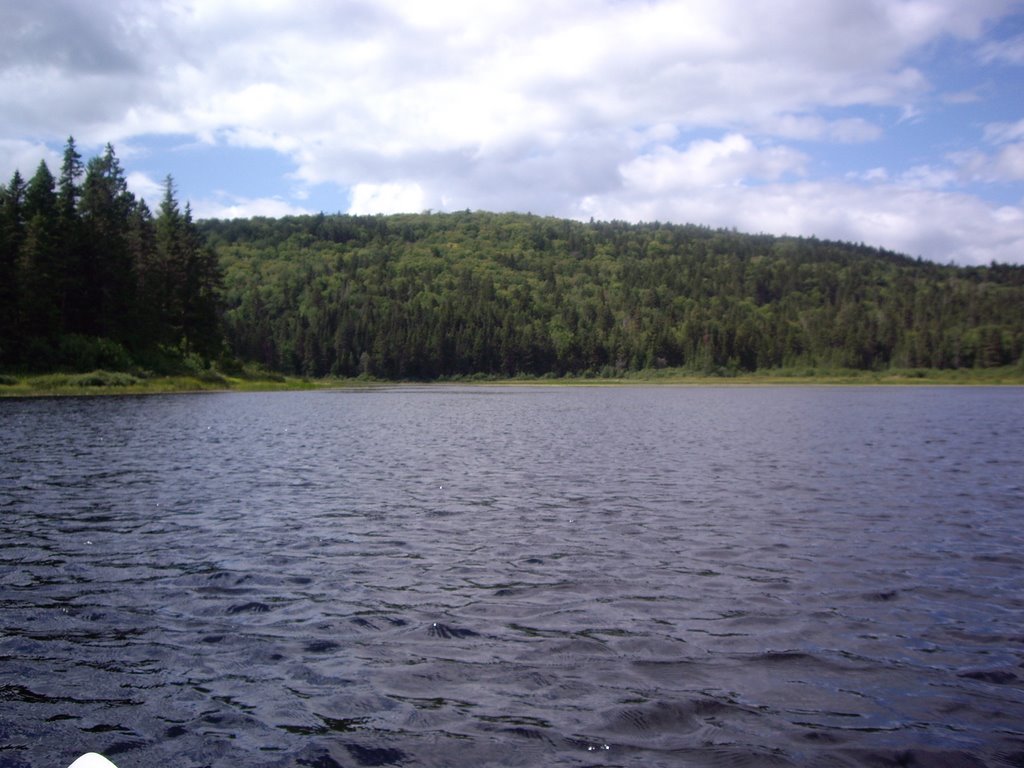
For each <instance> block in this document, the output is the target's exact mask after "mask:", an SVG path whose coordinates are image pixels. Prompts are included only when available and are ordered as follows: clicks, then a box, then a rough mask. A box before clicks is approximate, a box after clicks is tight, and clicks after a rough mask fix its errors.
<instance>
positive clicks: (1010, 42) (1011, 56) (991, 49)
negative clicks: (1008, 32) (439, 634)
mask: <svg viewBox="0 0 1024 768" xmlns="http://www.w3.org/2000/svg"><path fill="white" fill-rule="evenodd" d="M979 58H980V59H981V60H982V61H983V62H985V63H986V64H993V63H1001V64H1017V65H1021V64H1024V35H1017V36H1016V37H1011V38H1009V39H1007V40H995V41H992V42H990V43H986V44H985V45H983V46H982V47H981V50H980V51H979Z"/></svg>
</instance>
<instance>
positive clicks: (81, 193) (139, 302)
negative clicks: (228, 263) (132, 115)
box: [0, 138, 223, 370]
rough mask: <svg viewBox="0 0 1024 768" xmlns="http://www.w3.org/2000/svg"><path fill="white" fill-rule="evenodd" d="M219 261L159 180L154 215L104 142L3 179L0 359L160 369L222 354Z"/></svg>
mask: <svg viewBox="0 0 1024 768" xmlns="http://www.w3.org/2000/svg"><path fill="white" fill-rule="evenodd" d="M220 280H221V275H220V268H219V264H218V261H217V256H216V254H215V253H214V252H213V250H212V249H211V248H210V247H209V245H208V244H207V243H206V240H205V237H204V236H203V235H202V234H201V232H200V231H199V229H198V227H197V226H196V223H195V222H194V221H193V219H192V213H191V210H190V208H189V206H188V205H186V206H185V209H184V210H181V209H180V207H179V205H178V202H177V200H176V196H175V189H174V183H173V179H172V178H171V177H170V176H168V177H167V180H166V182H165V187H164V195H163V199H162V201H161V203H160V208H159V211H158V212H157V214H156V216H154V215H153V214H152V212H151V211H150V209H149V207H148V206H147V205H146V202H145V201H144V200H141V199H136V197H135V196H134V195H133V194H132V192H131V191H129V189H128V184H127V181H126V178H125V174H124V170H123V168H122V167H121V163H120V161H119V160H118V158H117V156H116V155H115V153H114V148H113V147H112V146H111V145H110V144H108V145H107V146H106V149H105V151H104V152H103V154H102V155H100V156H98V157H94V158H92V159H90V160H89V161H88V162H87V163H83V161H82V157H81V155H80V154H79V152H78V151H77V148H76V146H75V141H74V138H69V139H68V141H67V144H66V146H65V148H64V154H63V162H62V165H61V169H60V175H59V177H56V178H55V177H54V176H53V174H52V172H51V171H50V169H49V168H48V166H47V164H46V162H45V161H43V162H41V163H40V164H39V167H38V168H37V170H36V172H35V174H34V175H33V176H32V177H31V178H30V179H29V180H28V181H25V179H24V178H23V177H22V175H21V173H20V172H19V171H15V172H14V175H13V177H12V178H11V180H10V182H9V183H8V184H6V185H0V367H4V368H8V369H18V368H23V369H31V370H53V369H58V368H79V369H83V368H84V369H88V368H96V367H107V368H124V367H126V366H128V365H131V364H140V363H141V364H146V365H150V366H152V367H154V368H158V369H159V368H166V367H167V366H168V365H173V364H174V361H175V360H178V361H180V360H181V359H182V358H184V357H187V356H189V355H198V356H201V357H206V358H209V357H214V356H218V355H220V354H221V351H222V338H223V336H222V334H221V330H220V314H221V304H220Z"/></svg>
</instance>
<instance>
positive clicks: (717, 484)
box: [0, 388, 1024, 768]
mask: <svg viewBox="0 0 1024 768" xmlns="http://www.w3.org/2000/svg"><path fill="white" fill-rule="evenodd" d="M1022 417H1024V399H1022V397H1021V394H1020V392H1019V390H1016V389H912V390H911V389H881V388H878V389H812V388H799V389H690V388H636V389H582V388H580V389H577V388H540V389H479V388H462V389H460V388H448V389H446V388H424V389H416V388H409V389H389V390H382V391H368V392H319V393H302V394H296V393H275V394H227V395H202V396H174V397H146V398H123V399H122V398H111V399H61V400H32V401H4V402H0V428H2V433H3V435H4V440H3V443H2V447H0V520H2V526H3V528H2V532H3V536H2V539H0V629H2V635H0V658H2V660H3V662H2V664H0V764H2V765H4V766H8V765H9V766H63V765H67V764H68V763H69V762H71V759H72V758H73V757H74V756H76V755H77V754H80V753H82V752H85V751H89V750H95V751H101V752H104V753H105V754H107V755H108V756H111V757H113V758H114V759H115V760H117V761H118V762H119V764H121V765H122V768H131V767H132V766H151V765H152V766H156V765H168V764H174V765H183V766H201V765H211V766H250V765H259V766H272V765H281V766H285V765H312V766H321V767H324V766H336V765H341V766H349V765H358V766H382V765H430V766H446V765H466V766H470V765H474V766H475V765H509V766H515V765H522V766H538V765H565V766H571V765H580V766H582V765H623V766H661V765H664V766H670V765H671V766H674V765H687V766H721V765H729V766H743V765H751V766H755V765H756V766H765V765H768V766H773V765H778V766H788V765H800V766H802V765H836V766H847V765H849V766H854V765H992V766H997V765H1022V764H1024V726H1022V723H1024V684H1022V680H1024V668H1022V664H1024V631H1022V629H1021V627H1022V626H1024V597H1022V595H1024V575H1022V574H1024V570H1022V566H1024V533H1022V530H1024V526H1022V523H1024V431H1022V426H1024V418H1022Z"/></svg>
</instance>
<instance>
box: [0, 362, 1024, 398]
mask: <svg viewBox="0 0 1024 768" xmlns="http://www.w3.org/2000/svg"><path fill="white" fill-rule="evenodd" d="M410 385H415V386H500V387H518V386H540V387H550V386H567V387H578V386H590V387H616V386H645V387H646V386H675V387H745V386H770V387H805V386H861V387H877V386H899V387H905V386H910V387H913V386H964V387H969V386H1001V387H1002V386H1011V387H1012V386H1024V369H1022V368H1021V367H1019V366H1011V367H1006V368H983V369H954V370H939V369H911V370H899V369H897V370H890V371H848V370H840V371H829V370H821V371H818V370H814V369H806V370H772V371H764V372H754V373H742V374H736V375H709V374H701V373H692V372H688V371H680V370H667V371H642V372H637V373H632V374H626V375H623V376H621V377H615V378H601V377H597V376H567V377H553V376H544V377H526V376H519V377H514V378H489V377H486V376H479V375H478V376H469V377H453V378H448V379H436V380H432V381H415V380H384V379H373V378H351V379H340V378H322V379H306V378H300V377H291V376H273V377H269V378H253V379H250V378H238V377H230V376H221V375H217V374H214V375H210V376H156V377H152V378H137V377H135V376H132V375H131V374H127V373H114V372H109V371H93V372H91V373H86V374H31V375H24V376H2V377H0V398H16V397H22V398H27V397H83V396H84V397H92V396H104V395H107V396H111V395H112V396H119V395H121V396H123V395H164V394H201V393H210V394H212V393H218V392H283V391H313V390H344V389H383V388H390V387H396V386H410Z"/></svg>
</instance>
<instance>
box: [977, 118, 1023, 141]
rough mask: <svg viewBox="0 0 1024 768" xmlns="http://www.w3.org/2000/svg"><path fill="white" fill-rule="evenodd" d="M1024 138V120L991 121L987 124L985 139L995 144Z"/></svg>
mask: <svg viewBox="0 0 1024 768" xmlns="http://www.w3.org/2000/svg"><path fill="white" fill-rule="evenodd" d="M1021 139H1024V120H1018V121H1017V122H1016V123H990V124H989V125H986V126H985V140H986V141H989V142H991V143H993V144H1003V143H1005V142H1007V141H1018V140H1021Z"/></svg>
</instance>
